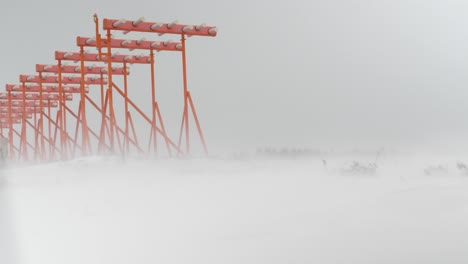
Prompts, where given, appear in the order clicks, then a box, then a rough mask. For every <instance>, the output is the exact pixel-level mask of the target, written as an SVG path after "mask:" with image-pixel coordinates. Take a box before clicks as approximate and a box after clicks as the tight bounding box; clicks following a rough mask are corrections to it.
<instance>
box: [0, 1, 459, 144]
mask: <svg viewBox="0 0 468 264" xmlns="http://www.w3.org/2000/svg"><path fill="white" fill-rule="evenodd" d="M94 12H96V13H98V14H99V16H100V17H101V18H104V17H107V18H127V19H137V18H138V17H141V16H144V17H145V18H146V20H147V21H155V22H169V21H172V20H174V19H178V20H179V22H180V23H186V24H199V23H202V22H205V23H207V24H209V25H214V26H217V27H218V28H219V35H218V36H217V37H216V38H200V37H194V38H190V39H189V40H188V81H189V89H190V90H191V92H192V95H193V98H194V100H195V104H196V107H197V111H198V113H199V115H200V119H201V122H202V126H203V128H204V131H205V133H206V137H207V140H208V143H209V145H210V147H211V148H214V149H216V148H222V149H226V148H227V149H234V150H237V149H240V148H255V147H257V146H278V147H280V146H306V147H323V148H331V147H333V148H340V147H362V146H369V147H401V146H413V145H414V146H430V145H434V146H435V145H438V146H444V147H449V148H450V147H456V146H459V147H460V146H463V147H466V146H468V144H467V143H468V140H467V139H466V137H467V136H468V115H467V114H468V104H467V99H468V78H467V72H468V67H467V65H468V58H467V57H468V56H467V55H468V53H467V47H468V16H466V14H467V13H468V2H467V1H463V0H459V1H456V0H438V1H436V0H391V1H390V0H388V1H385V0H326V1H317V0H309V1H299V0H292V1H259V0H252V1H245V0H238V1H215V0H200V1H184V0H182V1H147V0H133V1H96V0H81V1H62V0H60V1H59V0H43V1H21V0H17V1H3V2H2V3H1V4H0V25H1V29H2V42H1V47H2V49H1V50H0V55H1V56H0V57H1V58H2V62H1V63H0V70H1V76H2V83H15V82H17V79H18V75H19V74H20V73H28V74H30V73H33V72H34V69H35V68H34V65H35V64H36V63H53V62H54V58H53V52H54V50H65V51H77V48H76V47H75V37H76V36H78V35H81V36H92V35H93V34H94V28H93V20H92V14H93V13H94ZM135 36H136V35H135ZM126 37H132V34H130V35H127V36H126ZM149 38H150V39H158V38H160V37H157V36H154V37H151V36H150V37H149ZM173 39H174V38H173ZM174 40H177V39H174ZM157 58H158V61H157V71H156V75H157V85H158V97H159V100H158V101H159V103H160V104H161V108H162V113H163V115H164V118H165V122H166V123H167V126H168V130H169V133H170V134H171V137H173V138H176V136H177V132H178V128H179V124H180V118H181V112H182V105H181V103H182V101H181V89H182V81H181V72H180V67H181V65H180V64H181V61H180V55H178V54H168V53H159V54H158V55H157ZM144 73H145V69H141V70H140V68H138V67H136V68H135V69H134V70H133V71H132V74H133V76H132V77H133V79H131V80H130V81H131V82H130V85H129V88H130V90H131V91H130V96H131V97H132V98H134V99H135V101H139V100H140V101H142V102H143V101H144V100H147V99H148V96H149V90H147V89H148V85H149V79H146V80H145V79H144V78H149V76H148V75H147V74H144ZM135 76H137V77H135ZM138 76H142V77H138ZM2 89H3V88H2ZM142 104H143V103H142ZM91 118H92V117H91Z"/></svg>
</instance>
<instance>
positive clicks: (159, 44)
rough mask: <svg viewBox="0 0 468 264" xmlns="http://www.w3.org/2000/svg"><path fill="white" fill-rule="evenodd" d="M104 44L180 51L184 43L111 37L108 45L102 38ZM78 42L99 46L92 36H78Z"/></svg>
mask: <svg viewBox="0 0 468 264" xmlns="http://www.w3.org/2000/svg"><path fill="white" fill-rule="evenodd" d="M101 41H102V44H101V46H102V45H105V46H110V47H111V48H114V49H115V48H120V49H129V50H136V49H144V50H150V49H153V50H156V51H163V50H165V51H180V50H182V44H181V43H180V42H173V41H169V40H166V41H148V40H143V39H140V40H131V39H111V42H110V45H108V43H107V40H106V39H102V40H101ZM76 44H77V45H78V46H85V47H97V46H98V45H97V42H96V41H95V40H94V39H92V38H86V37H77V39H76Z"/></svg>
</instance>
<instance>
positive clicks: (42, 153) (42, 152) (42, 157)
mask: <svg viewBox="0 0 468 264" xmlns="http://www.w3.org/2000/svg"><path fill="white" fill-rule="evenodd" d="M42 88H43V87H42V72H39V110H40V111H41V112H40V115H39V122H40V123H39V125H38V126H39V127H38V128H40V129H41V130H40V133H41V134H43V133H44V131H43V130H42V128H43V120H44V115H43V112H42V111H43V109H44V101H43V99H44V98H43V93H42ZM39 153H40V155H39V156H40V160H41V161H44V160H45V144H44V137H42V136H41V141H40V150H39Z"/></svg>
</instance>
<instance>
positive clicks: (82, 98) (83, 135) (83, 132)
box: [78, 46, 89, 156]
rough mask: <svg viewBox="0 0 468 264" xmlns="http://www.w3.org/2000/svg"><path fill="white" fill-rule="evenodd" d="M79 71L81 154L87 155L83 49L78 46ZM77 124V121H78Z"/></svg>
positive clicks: (87, 139)
mask: <svg viewBox="0 0 468 264" xmlns="http://www.w3.org/2000/svg"><path fill="white" fill-rule="evenodd" d="M80 69H81V85H80V111H81V120H82V122H83V124H82V126H81V146H82V148H81V154H82V155H83V156H86V155H88V146H89V142H88V141H89V137H88V123H87V121H86V108H85V103H86V102H85V68H84V47H83V46H80ZM78 122H79V121H78Z"/></svg>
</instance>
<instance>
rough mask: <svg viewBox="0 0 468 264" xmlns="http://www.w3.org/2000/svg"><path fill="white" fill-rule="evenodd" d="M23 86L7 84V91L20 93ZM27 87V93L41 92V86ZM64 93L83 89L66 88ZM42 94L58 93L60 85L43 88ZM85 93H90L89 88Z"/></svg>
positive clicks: (77, 91) (31, 85) (78, 91)
mask: <svg viewBox="0 0 468 264" xmlns="http://www.w3.org/2000/svg"><path fill="white" fill-rule="evenodd" d="M22 86H23V85H21V84H7V85H6V86H5V90H6V91H11V92H20V91H22V90H23V88H22ZM25 87H26V89H25V90H26V92H27V93H38V92H39V91H40V88H41V87H40V86H39V85H35V84H30V83H27V84H26V85H25ZM62 89H63V92H65V93H80V92H81V91H80V89H81V87H79V86H65V87H62ZM42 92H44V93H58V92H59V87H58V85H53V86H42ZM85 92H86V93H87V92H89V87H85Z"/></svg>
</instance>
